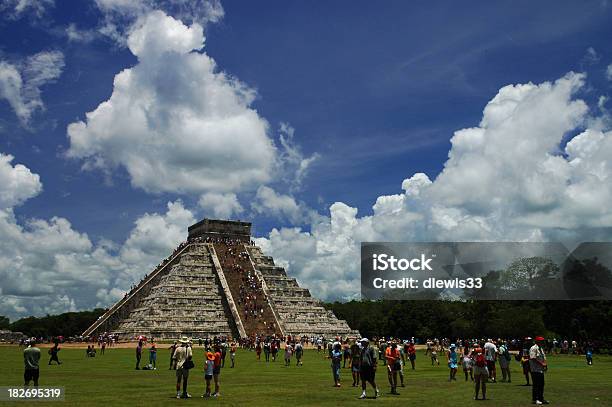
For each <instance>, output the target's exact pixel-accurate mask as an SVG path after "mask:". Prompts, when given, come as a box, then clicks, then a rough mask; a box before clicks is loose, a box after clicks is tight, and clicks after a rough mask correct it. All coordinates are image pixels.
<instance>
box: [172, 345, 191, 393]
mask: <svg viewBox="0 0 612 407" xmlns="http://www.w3.org/2000/svg"><path fill="white" fill-rule="evenodd" d="M179 342H180V343H181V345H180V346H178V347H177V348H176V350H175V351H174V360H175V361H176V398H177V399H178V398H184V399H187V398H190V397H191V395H190V394H189V393H188V392H187V381H188V380H189V369H190V368H191V367H193V361H192V358H193V353H192V351H191V347H190V346H189V339H187V338H186V337H182V338H181V339H180V341H179ZM181 381H182V382H183V392H182V393H181Z"/></svg>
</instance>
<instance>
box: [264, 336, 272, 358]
mask: <svg viewBox="0 0 612 407" xmlns="http://www.w3.org/2000/svg"><path fill="white" fill-rule="evenodd" d="M270 347H271V345H270V342H269V341H266V342H265V343H264V347H263V350H264V356H265V357H266V362H269V361H270Z"/></svg>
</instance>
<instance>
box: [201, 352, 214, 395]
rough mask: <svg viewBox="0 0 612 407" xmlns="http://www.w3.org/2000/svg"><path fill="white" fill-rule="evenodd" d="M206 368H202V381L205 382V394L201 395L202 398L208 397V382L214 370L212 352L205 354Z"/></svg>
mask: <svg viewBox="0 0 612 407" xmlns="http://www.w3.org/2000/svg"><path fill="white" fill-rule="evenodd" d="M204 366H206V367H205V368H204V380H206V392H205V393H204V394H202V397H210V381H211V380H212V378H213V372H214V369H215V355H213V353H212V352H206V363H205V364H204Z"/></svg>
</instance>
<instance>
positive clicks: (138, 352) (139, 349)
mask: <svg viewBox="0 0 612 407" xmlns="http://www.w3.org/2000/svg"><path fill="white" fill-rule="evenodd" d="M141 358H142V341H141V340H139V341H138V345H136V370H140V359H141Z"/></svg>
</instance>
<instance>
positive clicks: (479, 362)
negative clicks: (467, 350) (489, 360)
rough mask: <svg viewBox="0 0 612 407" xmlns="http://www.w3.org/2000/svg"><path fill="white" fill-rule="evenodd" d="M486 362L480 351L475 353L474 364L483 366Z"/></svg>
mask: <svg viewBox="0 0 612 407" xmlns="http://www.w3.org/2000/svg"><path fill="white" fill-rule="evenodd" d="M485 365H486V362H485V357H484V355H483V354H482V353H479V354H477V355H476V366H478V367H485Z"/></svg>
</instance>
